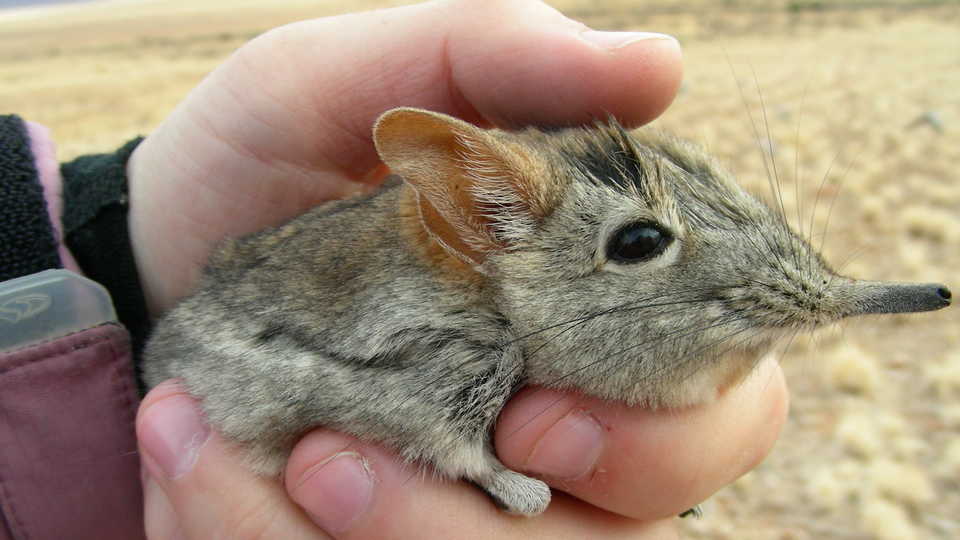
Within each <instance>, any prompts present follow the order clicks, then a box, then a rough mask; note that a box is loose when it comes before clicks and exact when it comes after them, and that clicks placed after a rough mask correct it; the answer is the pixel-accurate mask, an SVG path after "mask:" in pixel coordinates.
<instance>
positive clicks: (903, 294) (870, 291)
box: [842, 281, 953, 316]
mask: <svg viewBox="0 0 960 540" xmlns="http://www.w3.org/2000/svg"><path fill="white" fill-rule="evenodd" d="M842 289H843V295H844V296H846V297H847V298H848V300H849V304H848V305H849V306H850V307H851V308H852V310H851V311H850V312H849V313H848V315H851V316H852V315H866V314H868V313H916V312H919V311H933V310H937V309H941V308H945V307H947V306H949V305H950V299H951V297H952V296H953V294H952V293H951V292H950V289H948V288H947V286H946V285H941V284H939V283H886V282H882V281H852V282H849V283H846V284H844V285H843V286H842Z"/></svg>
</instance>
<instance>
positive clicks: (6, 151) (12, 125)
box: [0, 115, 62, 281]
mask: <svg viewBox="0 0 960 540" xmlns="http://www.w3.org/2000/svg"><path fill="white" fill-rule="evenodd" d="M61 266H62V264H61V261H60V255H59V253H58V252H57V242H56V238H55V236H54V233H53V225H52V224H51V223H50V216H49V214H48V211H47V202H46V199H45V198H44V196H43V187H42V186H41V185H40V180H39V177H38V176H37V169H36V166H35V164H34V160H33V154H32V153H31V152H30V139H29V137H28V135H27V129H26V126H25V125H24V123H23V121H22V120H21V119H20V118H19V117H17V116H14V115H0V281H6V280H8V279H13V278H16V277H20V276H26V275H29V274H33V273H36V272H40V271H42V270H48V269H50V268H60V267H61Z"/></svg>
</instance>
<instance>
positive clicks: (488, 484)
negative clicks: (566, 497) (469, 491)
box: [473, 458, 550, 516]
mask: <svg viewBox="0 0 960 540" xmlns="http://www.w3.org/2000/svg"><path fill="white" fill-rule="evenodd" d="M492 461H493V462H494V463H493V464H491V465H492V466H491V468H490V469H491V470H490V472H489V473H488V474H486V475H484V476H482V477H480V478H475V479H473V481H474V482H476V483H477V485H479V486H480V487H482V488H483V490H484V491H486V492H487V495H489V496H490V498H491V499H493V502H494V503H495V504H496V505H497V506H499V507H501V508H503V509H504V510H506V511H507V512H510V513H511V514H520V515H523V516H535V515H537V514H540V513H542V512H543V511H544V510H546V509H547V505H549V504H550V486H548V485H547V484H545V483H544V482H542V481H540V480H537V479H536V478H530V477H529V476H525V475H522V474H520V473H518V472H516V471H512V470H510V469H508V468H506V467H504V466H503V465H502V464H501V463H500V461H498V460H497V459H496V458H492Z"/></svg>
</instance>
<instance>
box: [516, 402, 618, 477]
mask: <svg viewBox="0 0 960 540" xmlns="http://www.w3.org/2000/svg"><path fill="white" fill-rule="evenodd" d="M602 451H603V427H602V426H601V425H600V423H599V422H597V420H596V419H595V418H594V417H593V416H591V415H590V414H589V413H587V412H586V411H584V410H582V409H575V410H573V411H570V413H569V414H567V415H566V416H564V417H563V418H561V419H560V420H559V421H558V422H557V423H556V424H554V425H553V427H551V428H550V429H548V430H547V432H546V433H545V434H544V435H543V437H541V438H540V440H539V441H537V444H536V446H534V448H533V452H531V453H530V457H529V458H528V459H527V463H526V466H525V470H527V471H529V472H532V473H536V474H542V475H545V476H548V477H552V478H557V479H561V480H576V479H578V478H581V477H583V476H584V475H586V474H587V473H589V472H590V471H592V470H593V468H594V465H595V464H596V462H597V459H598V458H599V457H600V453H601V452H602Z"/></svg>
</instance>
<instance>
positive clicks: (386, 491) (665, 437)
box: [137, 361, 787, 540]
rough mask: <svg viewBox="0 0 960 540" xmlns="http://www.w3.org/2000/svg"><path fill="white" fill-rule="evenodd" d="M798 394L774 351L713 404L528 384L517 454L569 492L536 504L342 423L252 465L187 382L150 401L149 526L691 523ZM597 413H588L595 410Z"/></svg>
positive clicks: (212, 531) (755, 456) (650, 534)
mask: <svg viewBox="0 0 960 540" xmlns="http://www.w3.org/2000/svg"><path fill="white" fill-rule="evenodd" d="M786 408H787V394H786V387H785V385H784V381H783V374H782V372H781V371H780V368H779V367H778V366H777V364H776V363H775V362H773V361H767V362H764V363H763V364H762V365H761V366H760V368H759V369H758V370H757V372H756V373H754V374H753V375H751V376H750V377H748V378H747V380H746V381H745V382H744V383H743V384H742V385H740V386H737V387H734V388H732V389H730V390H729V391H727V392H726V393H724V394H723V395H722V396H721V397H720V399H718V400H717V401H716V402H715V403H712V404H710V405H709V406H702V407H696V408H692V409H688V410H684V411H671V412H653V411H649V410H644V409H636V408H628V407H626V406H623V405H618V404H610V403H604V402H601V401H599V400H596V399H593V398H584V397H574V396H563V395H559V394H556V393H554V392H551V391H546V390H541V389H535V388H528V389H525V390H524V391H522V392H521V393H520V395H518V396H516V397H515V398H514V399H513V400H511V401H510V403H509V404H508V405H507V407H506V408H505V409H504V411H503V414H502V415H501V417H500V422H499V424H498V426H497V430H496V436H495V439H494V440H495V443H496V449H497V455H498V456H499V457H500V459H501V460H502V461H503V463H504V464H505V465H507V466H509V467H511V468H514V469H516V470H520V471H525V472H529V473H539V474H537V475H538V476H540V477H541V478H543V479H544V480H546V481H547V482H548V483H549V484H550V485H551V486H552V487H554V488H555V489H558V490H563V491H564V492H566V493H569V494H570V495H572V496H567V495H565V494H564V493H560V492H558V491H554V499H553V501H552V502H551V503H550V506H549V507H548V508H547V511H546V512H544V513H543V514H541V515H539V516H536V517H533V518H521V517H516V516H510V515H508V514H505V513H503V512H501V511H499V510H497V509H496V508H495V507H494V506H493V504H492V503H491V502H490V501H489V500H488V499H487V497H486V495H484V494H483V492H482V491H481V490H480V489H479V488H476V487H474V486H470V485H467V484H465V483H463V482H449V481H442V480H438V479H436V478H434V477H432V476H430V475H429V474H419V473H418V472H417V471H416V469H412V468H409V467H408V468H404V467H403V466H401V465H400V463H399V462H398V460H397V458H396V456H395V455H393V454H392V453H390V452H387V451H385V450H383V449H382V448H379V447H377V446H374V445H370V444H367V443H363V442H360V441H357V440H356V439H353V438H351V437H348V436H345V435H341V434H337V433H333V432H330V431H327V430H323V429H320V430H316V431H314V432H312V433H310V434H308V435H307V436H306V437H304V438H303V439H302V440H301V441H300V443H299V444H298V445H297V447H296V449H295V450H294V451H293V454H292V456H291V458H290V461H289V463H288V465H287V469H286V474H285V482H284V483H283V484H281V483H280V482H277V481H276V480H275V479H267V478H263V477H257V476H255V475H253V474H251V473H250V472H249V470H248V469H247V468H246V467H244V465H243V464H242V463H241V462H240V460H239V458H238V456H237V455H236V454H235V453H234V451H233V450H232V449H231V448H230V447H229V445H228V444H227V443H225V441H224V440H223V439H222V438H220V436H219V435H217V434H216V433H215V432H211V431H210V430H209V428H208V427H206V426H205V425H204V424H203V420H202V417H201V415H200V414H199V412H198V409H197V405H196V402H195V400H194V399H193V398H191V397H190V396H188V395H187V394H186V393H185V391H184V390H183V389H182V388H181V387H179V386H178V385H176V384H175V383H170V382H167V383H164V384H162V385H160V386H158V387H157V388H155V389H154V390H153V391H152V392H150V394H148V395H147V397H146V399H145V400H144V402H143V404H142V405H141V407H140V412H139V414H138V417H137V433H138V438H139V440H140V452H141V457H142V459H143V463H144V465H145V480H144V500H145V516H146V529H147V535H148V537H149V538H152V539H166V538H177V539H183V538H186V539H193V538H197V539H201V538H202V539H207V538H235V539H247V538H284V539H287V538H291V539H295V538H338V539H339V538H397V539H404V538H463V539H471V538H484V539H487V538H491V539H492V538H504V539H506V538H523V539H525V540H533V539H536V538H550V539H562V538H632V539H636V540H642V539H665V538H677V531H676V529H675V522H676V518H674V517H673V516H675V515H676V514H678V513H679V512H681V511H683V510H685V509H687V508H689V507H690V506H692V505H693V504H695V503H697V502H699V501H701V500H702V499H703V498H705V497H707V496H708V495H709V494H711V493H713V492H714V491H716V490H717V489H719V488H720V487H722V486H724V485H725V484H727V483H729V482H731V481H733V480H734V479H736V478H737V477H739V476H740V475H742V474H743V473H745V472H746V471H748V470H750V469H751V468H753V467H754V466H755V465H756V464H757V463H758V462H759V461H760V460H761V459H762V458H763V456H764V455H766V453H767V452H768V451H769V449H770V447H771V446H772V445H773V442H774V440H775V439H776V436H777V433H778V432H779V429H780V426H781V424H782V422H783V420H784V417H785V414H786ZM584 420H585V422H584Z"/></svg>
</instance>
